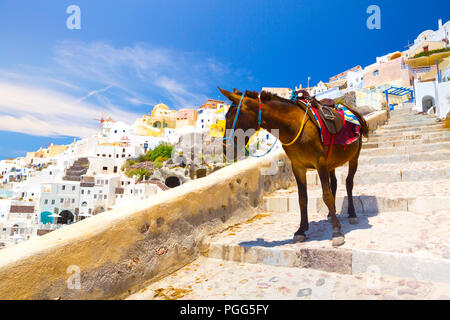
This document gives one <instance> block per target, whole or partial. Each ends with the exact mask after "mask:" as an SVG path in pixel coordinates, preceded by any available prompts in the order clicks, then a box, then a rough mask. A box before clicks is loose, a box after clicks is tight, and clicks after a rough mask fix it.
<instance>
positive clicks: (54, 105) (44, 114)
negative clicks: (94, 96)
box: [0, 82, 139, 137]
mask: <svg viewBox="0 0 450 320" xmlns="http://www.w3.org/2000/svg"><path fill="white" fill-rule="evenodd" d="M102 111H106V112H107V114H108V115H110V116H112V117H113V118H120V119H121V120H123V121H125V122H129V123H131V122H133V121H134V120H135V119H136V118H137V117H138V116H139V114H135V113H130V112H127V111H124V110H121V109H118V108H116V107H110V108H107V109H106V110H102V109H101V108H100V107H99V106H97V105H92V104H88V103H83V102H81V103H78V102H77V101H75V99H74V98H73V97H71V96H68V95H65V94H62V93H60V92H54V91H51V90H48V89H44V88H39V87H25V86H23V85H19V84H13V83H4V82H0V130H3V131H14V132H21V133H26V134H32V135H40V136H59V135H67V136H75V137H86V136H89V135H91V134H93V133H94V132H95V129H96V125H97V124H96V122H95V120H94V118H96V117H97V116H98V115H99V114H100V113H101V112H102Z"/></svg>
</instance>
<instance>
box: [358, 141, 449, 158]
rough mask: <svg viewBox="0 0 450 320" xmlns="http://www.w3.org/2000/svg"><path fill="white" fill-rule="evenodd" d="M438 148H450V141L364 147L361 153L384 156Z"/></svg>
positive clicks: (436, 149)
mask: <svg viewBox="0 0 450 320" xmlns="http://www.w3.org/2000/svg"><path fill="white" fill-rule="evenodd" d="M438 150H450V143H449V142H440V143H430V144H422V145H411V146H400V147H392V148H376V149H363V150H361V155H364V156H382V155H383V156H384V155H386V156H387V155H393V154H404V153H411V152H429V151H435V152H437V151H438Z"/></svg>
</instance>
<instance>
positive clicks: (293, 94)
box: [291, 90, 298, 101]
mask: <svg viewBox="0 0 450 320" xmlns="http://www.w3.org/2000/svg"><path fill="white" fill-rule="evenodd" d="M291 100H292V101H298V93H297V92H296V91H295V90H292V91H291Z"/></svg>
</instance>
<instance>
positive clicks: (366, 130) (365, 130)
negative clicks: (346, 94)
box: [339, 102, 369, 138]
mask: <svg viewBox="0 0 450 320" xmlns="http://www.w3.org/2000/svg"><path fill="white" fill-rule="evenodd" d="M339 103H340V104H343V105H344V106H345V107H346V108H347V109H348V110H350V112H351V113H353V114H354V115H355V117H356V118H358V121H359V123H360V124H361V129H360V132H361V134H362V135H363V136H364V137H365V138H368V137H369V126H368V125H367V122H366V119H364V117H363V116H362V115H361V114H360V113H359V112H357V111H356V110H355V109H353V107H350V106H349V105H348V104H346V103H342V102H339Z"/></svg>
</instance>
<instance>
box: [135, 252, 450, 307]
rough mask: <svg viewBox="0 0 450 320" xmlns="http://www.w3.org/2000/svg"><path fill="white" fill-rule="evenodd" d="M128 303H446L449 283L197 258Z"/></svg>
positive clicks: (136, 294) (449, 294) (449, 296)
mask: <svg viewBox="0 0 450 320" xmlns="http://www.w3.org/2000/svg"><path fill="white" fill-rule="evenodd" d="M128 299H130V300H150V299H156V300H170V299H182V300H198V299H202V300H248V299H252V300H264V299H271V300H283V299H286V300H287V299H289V300H294V299H298V300H310V299H314V300H320V299H355V300H358V299H360V300H361V299H364V300H367V299H377V300H378V299H384V300H396V299H401V300H404V299H408V300H409V299H446V300H448V299H450V285H448V284H442V283H433V282H429V281H417V280H414V279H407V278H399V277H392V276H386V275H380V274H377V273H375V272H372V273H361V274H358V275H356V276H352V275H345V274H338V273H331V272H322V271H318V270H311V269H300V268H286V267H274V266H268V265H256V264H248V263H236V262H230V261H221V260H218V259H207V258H205V257H201V258H199V259H198V260H196V261H195V262H193V263H191V264H190V265H188V266H186V267H184V268H182V269H180V270H179V271H177V272H176V273H174V274H172V275H170V276H169V277H167V278H165V279H163V280H161V281H158V282H156V283H153V284H152V285H150V286H149V287H147V288H145V289H143V290H141V291H140V292H138V293H135V294H133V295H131V296H130V297H128Z"/></svg>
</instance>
